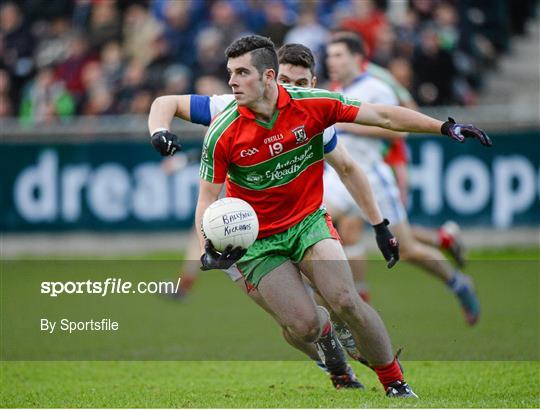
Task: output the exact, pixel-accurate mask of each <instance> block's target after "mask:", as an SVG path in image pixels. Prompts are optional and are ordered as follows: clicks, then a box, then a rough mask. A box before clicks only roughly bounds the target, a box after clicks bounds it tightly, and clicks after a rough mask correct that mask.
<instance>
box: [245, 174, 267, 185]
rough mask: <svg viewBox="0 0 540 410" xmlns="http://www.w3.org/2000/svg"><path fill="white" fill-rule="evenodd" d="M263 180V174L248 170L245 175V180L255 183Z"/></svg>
mask: <svg viewBox="0 0 540 410" xmlns="http://www.w3.org/2000/svg"><path fill="white" fill-rule="evenodd" d="M262 180H263V176H262V175H261V174H258V173H256V172H250V173H249V174H247V175H246V181H248V182H251V183H254V184H257V183H259V182H261V181H262Z"/></svg>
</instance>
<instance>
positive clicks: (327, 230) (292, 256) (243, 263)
mask: <svg viewBox="0 0 540 410" xmlns="http://www.w3.org/2000/svg"><path fill="white" fill-rule="evenodd" d="M328 238H333V239H338V240H339V235H338V233H337V231H336V229H335V228H334V226H333V225H332V219H331V218H330V215H329V214H328V213H327V212H326V210H325V209H318V210H317V211H315V212H313V213H312V214H310V215H308V216H306V217H305V218H304V219H303V220H301V221H300V222H298V223H297V224H296V225H294V226H292V227H290V228H289V229H287V230H286V231H284V232H280V233H277V234H275V235H272V236H268V237H266V238H261V239H257V240H256V241H255V242H254V243H253V245H251V246H250V247H249V249H248V251H247V253H246V254H245V255H244V257H243V258H242V259H240V260H239V261H238V262H237V264H236V266H237V268H238V270H239V271H240V272H241V273H242V275H243V276H244V279H245V280H246V282H247V283H248V284H249V285H251V286H254V287H257V286H258V285H259V282H260V281H261V279H262V278H263V277H264V276H265V275H266V274H268V273H270V272H271V271H272V270H274V269H275V268H277V267H278V266H279V265H281V264H282V263H284V262H286V261H287V260H290V261H292V262H294V263H298V262H300V261H301V260H302V259H303V257H304V253H305V252H306V250H307V249H308V248H309V247H310V246H312V245H314V244H316V243H317V242H320V241H322V240H323V239H328Z"/></svg>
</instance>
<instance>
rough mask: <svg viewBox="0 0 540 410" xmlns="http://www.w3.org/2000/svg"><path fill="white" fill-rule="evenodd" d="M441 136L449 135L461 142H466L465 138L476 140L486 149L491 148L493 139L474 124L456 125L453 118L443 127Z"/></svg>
mask: <svg viewBox="0 0 540 410" xmlns="http://www.w3.org/2000/svg"><path fill="white" fill-rule="evenodd" d="M441 134H443V135H448V136H449V137H450V138H452V139H455V140H456V141H459V142H465V138H476V139H477V140H479V141H480V143H481V144H482V145H484V146H485V147H491V145H492V142H491V139H490V138H489V137H488V136H487V134H486V133H485V132H484V131H482V130H481V129H480V128H477V127H475V126H474V125H472V124H456V121H455V120H454V119H453V118H452V117H448V121H446V122H445V123H443V125H442V126H441Z"/></svg>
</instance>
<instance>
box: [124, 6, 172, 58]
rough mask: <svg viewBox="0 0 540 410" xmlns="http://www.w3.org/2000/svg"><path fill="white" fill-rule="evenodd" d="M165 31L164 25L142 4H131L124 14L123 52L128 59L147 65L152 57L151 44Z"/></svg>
mask: <svg viewBox="0 0 540 410" xmlns="http://www.w3.org/2000/svg"><path fill="white" fill-rule="evenodd" d="M163 31H164V27H163V25H162V24H161V23H160V22H159V21H158V20H156V19H155V18H154V17H153V16H152V15H151V14H150V13H149V12H148V10H147V9H146V8H144V7H143V6H142V5H140V4H137V3H135V4H132V5H130V6H129V7H128V8H127V10H126V13H125V16H124V26H123V43H122V44H123V52H124V54H125V56H126V57H127V58H128V59H132V58H134V59H136V60H138V61H139V62H140V63H142V64H143V65H145V66H146V65H147V64H148V63H149V62H150V60H151V59H152V50H151V49H150V47H149V44H151V43H152V41H154V39H156V38H157V37H158V36H160V35H161V34H162V33H163Z"/></svg>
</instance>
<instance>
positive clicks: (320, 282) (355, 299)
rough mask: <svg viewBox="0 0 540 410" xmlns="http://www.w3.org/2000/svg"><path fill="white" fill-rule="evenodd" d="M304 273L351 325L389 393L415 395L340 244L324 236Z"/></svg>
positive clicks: (306, 260) (307, 258) (312, 250)
mask: <svg viewBox="0 0 540 410" xmlns="http://www.w3.org/2000/svg"><path fill="white" fill-rule="evenodd" d="M300 267H301V269H302V272H304V274H305V275H306V276H308V278H309V279H310V280H311V281H312V283H313V284H314V285H315V286H316V287H317V288H318V289H319V291H320V292H321V295H322V296H323V297H324V299H325V300H326V301H328V303H329V304H330V306H331V307H332V309H333V310H334V312H336V313H337V314H338V315H339V316H340V317H341V319H342V320H343V321H344V322H345V323H346V324H347V325H348V327H349V329H350V330H351V332H352V334H353V336H354V338H355V339H356V343H357V346H358V348H359V350H360V353H361V354H362V356H363V357H365V358H366V359H367V360H368V362H369V364H370V365H371V367H372V368H373V369H374V370H375V372H376V373H377V375H378V377H379V380H380V381H381V383H382V385H383V386H384V388H385V390H386V391H387V392H388V394H391V393H392V392H393V391H394V390H392V389H395V390H396V391H398V395H402V396H409V397H415V395H414V393H412V391H411V390H410V388H409V387H408V386H407V384H406V383H405V382H404V380H403V374H402V372H401V369H400V366H399V363H398V362H397V359H395V358H394V356H393V354H392V346H391V343H390V337H389V336H388V332H387V331H386V327H385V326H384V323H383V321H382V319H381V318H380V316H379V315H378V313H377V312H376V311H375V310H374V309H373V308H372V307H371V306H369V305H368V304H367V303H365V302H364V301H363V300H362V299H361V298H360V296H359V295H358V293H357V292H356V291H355V289H354V285H353V279H352V273H351V270H350V267H349V264H348V263H347V259H346V257H345V253H344V252H343V249H342V247H341V245H340V243H339V242H338V241H337V240H335V239H323V240H321V241H319V242H317V243H315V244H314V245H312V246H311V247H310V248H308V250H307V251H306V252H305V254H304V257H303V260H302V262H301V264H300Z"/></svg>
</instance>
